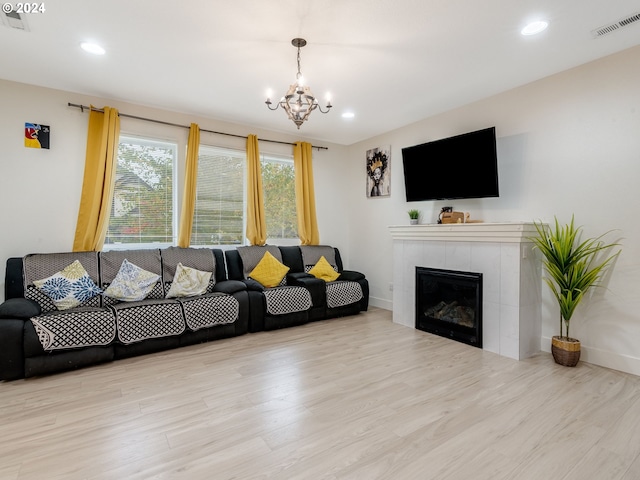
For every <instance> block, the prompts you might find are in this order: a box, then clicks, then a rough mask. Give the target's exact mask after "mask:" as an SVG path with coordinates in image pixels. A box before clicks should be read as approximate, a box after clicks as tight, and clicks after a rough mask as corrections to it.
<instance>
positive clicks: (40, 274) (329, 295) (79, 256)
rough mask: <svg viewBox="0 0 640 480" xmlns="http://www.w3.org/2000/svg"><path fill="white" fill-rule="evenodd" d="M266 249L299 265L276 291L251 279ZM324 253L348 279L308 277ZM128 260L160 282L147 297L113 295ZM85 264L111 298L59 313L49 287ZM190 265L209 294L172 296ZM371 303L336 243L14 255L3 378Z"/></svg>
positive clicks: (2, 346) (2, 323) (0, 341)
mask: <svg viewBox="0 0 640 480" xmlns="http://www.w3.org/2000/svg"><path fill="white" fill-rule="evenodd" d="M266 251H269V252H270V253H272V254H273V255H274V256H275V257H276V258H277V259H278V260H279V261H280V262H281V263H282V264H284V265H286V266H287V267H288V268H289V271H288V272H287V274H286V276H285V277H284V278H283V279H282V282H281V284H280V285H278V286H277V287H274V288H265V287H264V286H263V285H261V284H260V283H258V282H257V281H255V280H254V279H252V278H250V275H249V273H251V270H252V269H253V267H255V265H250V263H253V260H251V259H257V258H260V257H261V256H262V255H263V254H264V253H265V252H266ZM320 256H324V257H325V258H326V260H327V261H329V263H330V264H331V265H332V267H333V269H335V271H336V274H337V275H339V277H338V278H337V279H336V280H335V281H331V282H326V281H324V280H322V279H320V278H316V277H314V276H313V275H311V274H310V273H308V270H309V268H310V266H311V263H315V262H316V261H317V260H318V258H319V257H320ZM125 259H126V260H127V261H128V262H130V263H132V264H135V265H136V266H137V267H140V268H141V269H143V270H144V271H145V272H146V273H149V274H155V275H156V276H157V278H158V281H157V282H155V283H153V287H152V290H151V291H150V293H148V294H147V295H146V297H145V298H144V299H141V300H136V301H119V300H115V299H114V298H112V297H110V296H108V295H105V294H104V290H106V289H107V288H109V286H110V285H111V284H112V282H114V279H115V278H116V276H117V275H118V273H119V270H120V267H121V265H122V264H123V261H124V260H125ZM243 259H244V263H243ZM76 260H77V261H79V262H80V264H81V265H82V267H83V268H84V270H85V271H86V274H87V275H88V277H90V278H91V280H92V281H93V283H95V287H96V288H99V289H100V290H101V291H102V293H101V294H97V295H93V296H91V297H90V298H86V299H85V298H82V302H81V303H80V304H79V305H77V306H74V307H72V308H68V309H65V310H59V306H56V305H55V304H54V303H53V302H52V301H51V299H50V298H49V297H48V296H47V295H45V294H44V293H43V291H42V288H41V282H39V281H40V280H41V279H45V278H48V277H50V276H54V277H55V275H54V274H56V273H59V272H60V271H61V270H63V269H65V267H67V266H68V265H69V264H71V263H72V262H74V261H76ZM305 262H306V263H305ZM245 263H246V264H247V265H245ZM179 264H180V267H178V266H179ZM183 267H188V268H191V269H197V270H198V271H204V272H213V274H212V275H211V279H210V281H209V284H208V285H207V286H206V291H205V292H204V293H202V294H199V295H195V296H187V297H177V298H166V296H167V293H168V292H169V291H170V289H171V288H172V285H173V283H174V281H175V278H174V276H175V275H176V273H177V269H178V268H183ZM305 270H306V271H305ZM34 282H36V283H38V284H39V285H40V288H38V287H37V286H36V285H35V284H34ZM116 283H118V282H116ZM178 283H179V282H178ZM150 288H151V287H150ZM368 299H369V287H368V283H367V280H366V278H365V277H364V275H363V274H361V273H358V272H352V271H345V270H344V269H343V266H342V261H341V258H340V253H339V252H338V250H337V249H334V248H332V247H326V246H314V247H275V246H265V247H238V248H237V249H232V250H227V251H225V252H223V251H222V250H220V249H199V248H178V247H171V248H166V249H162V250H158V249H150V250H126V251H108V252H73V253H72V252H67V253H54V254H31V255H27V256H25V257H21V258H10V259H8V260H7V268H6V284H5V302H4V303H2V304H0V380H15V379H19V378H25V377H33V376H40V375H46V374H51V373H55V372H59V371H64V370H70V369H75V368H81V367H84V366H88V365H93V364H97V363H102V362H108V361H112V360H117V359H120V358H126V357H131V356H136V355H143V354H147V353H152V352H157V351H160V350H166V349H170V348H177V347H180V346H185V345H192V344H196V343H202V342H208V341H212V340H217V339H222V338H227V337H233V336H238V335H243V334H245V333H247V332H258V331H262V330H273V329H276V328H283V327H290V326H295V325H300V324H303V323H306V322H309V321H314V320H321V319H325V318H332V317H338V316H344V315H352V314H356V313H358V312H360V311H363V310H366V309H367V308H368Z"/></svg>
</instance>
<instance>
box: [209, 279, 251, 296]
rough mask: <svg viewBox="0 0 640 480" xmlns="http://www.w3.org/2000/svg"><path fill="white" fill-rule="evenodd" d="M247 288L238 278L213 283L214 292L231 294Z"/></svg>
mask: <svg viewBox="0 0 640 480" xmlns="http://www.w3.org/2000/svg"><path fill="white" fill-rule="evenodd" d="M246 289H247V285H246V284H245V283H244V282H241V281H240V280H224V281H222V282H218V283H216V284H215V285H214V287H213V291H214V292H221V293H227V294H229V295H232V294H234V293H236V292H243V291H245V290H246Z"/></svg>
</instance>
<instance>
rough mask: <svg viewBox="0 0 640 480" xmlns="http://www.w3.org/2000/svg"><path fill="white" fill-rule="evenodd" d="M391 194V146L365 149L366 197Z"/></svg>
mask: <svg viewBox="0 0 640 480" xmlns="http://www.w3.org/2000/svg"><path fill="white" fill-rule="evenodd" d="M390 195H391V146H389V145H387V146H384V147H378V148H372V149H371V150H367V197H388V196H390Z"/></svg>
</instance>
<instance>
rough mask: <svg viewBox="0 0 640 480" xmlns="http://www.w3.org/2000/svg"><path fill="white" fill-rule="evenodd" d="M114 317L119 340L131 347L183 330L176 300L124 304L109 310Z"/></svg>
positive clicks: (176, 333) (180, 310)
mask: <svg viewBox="0 0 640 480" xmlns="http://www.w3.org/2000/svg"><path fill="white" fill-rule="evenodd" d="M111 308H112V309H113V311H114V313H115V315H116V325H117V326H118V340H120V342H121V343H124V344H130V343H135V342H140V341H142V340H147V339H150V338H161V337H167V336H172V335H180V334H181V333H182V332H184V331H185V322H184V317H183V315H182V307H181V306H180V303H179V302H178V301H177V300H175V299H158V298H156V299H147V300H142V301H140V302H123V303H118V304H116V305H114V306H112V307H111Z"/></svg>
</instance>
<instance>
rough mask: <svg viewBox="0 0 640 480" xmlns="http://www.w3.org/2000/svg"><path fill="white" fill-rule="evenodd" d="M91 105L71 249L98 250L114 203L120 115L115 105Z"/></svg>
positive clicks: (100, 247)
mask: <svg viewBox="0 0 640 480" xmlns="http://www.w3.org/2000/svg"><path fill="white" fill-rule="evenodd" d="M102 110H103V111H104V113H103V112H100V111H97V110H94V109H93V106H92V107H91V111H90V112H89V129H88V134H87V153H86V159H85V166H84V179H83V182H82V194H81V196H80V209H79V211H78V222H77V223H76V234H75V238H74V240H73V251H74V252H82V251H98V250H101V249H102V246H103V245H104V239H105V237H106V235H107V228H108V227H109V216H110V214H111V204H112V202H113V190H114V185H115V172H116V165H117V152H118V142H119V137H120V117H119V116H118V110H116V109H115V108H109V107H104V108H103V109H102Z"/></svg>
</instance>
